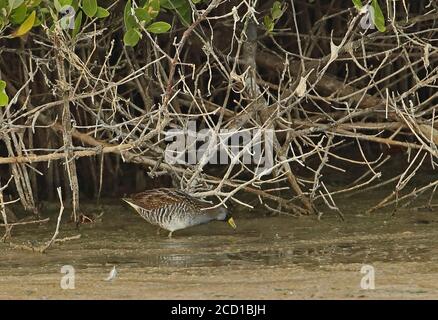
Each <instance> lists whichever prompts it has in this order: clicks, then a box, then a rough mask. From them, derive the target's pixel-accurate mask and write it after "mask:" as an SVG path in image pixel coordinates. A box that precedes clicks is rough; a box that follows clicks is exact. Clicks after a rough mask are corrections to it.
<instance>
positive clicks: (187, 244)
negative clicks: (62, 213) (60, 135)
mask: <svg viewBox="0 0 438 320" xmlns="http://www.w3.org/2000/svg"><path fill="white" fill-rule="evenodd" d="M350 201H351V200H348V201H345V203H344V213H345V216H346V221H344V222H341V221H340V220H339V219H338V217H337V216H336V215H335V214H334V213H329V212H328V213H326V214H325V215H324V216H323V218H322V220H320V221H318V220H317V219H316V218H313V217H308V218H299V219H296V218H291V217H287V216H277V217H260V215H257V216H259V217H258V218H256V217H254V214H251V213H250V212H244V213H237V214H236V218H235V220H236V224H237V225H238V229H237V230H236V231H234V230H233V229H231V228H229V227H228V225H226V224H225V223H222V222H214V223H210V224H207V225H202V226H198V227H194V228H190V229H186V230H182V231H177V232H175V233H174V238H173V239H168V238H167V237H166V234H161V235H157V234H156V229H155V228H154V227H153V226H151V225H149V224H147V223H146V222H144V221H143V220H142V219H141V218H140V217H138V216H137V215H135V214H134V213H133V212H132V211H131V210H130V209H128V208H126V207H123V206H121V205H118V204H114V205H109V204H108V205H106V206H104V209H103V211H104V214H103V216H102V217H101V219H100V220H99V221H97V222H96V223H94V224H87V225H83V226H82V227H81V228H80V230H76V229H75V226H74V225H72V224H70V223H67V222H65V223H63V224H62V227H61V232H60V235H59V237H60V238H62V237H68V236H74V235H77V234H81V238H80V239H79V240H72V241H68V242H64V243H57V244H55V245H54V246H53V247H52V248H51V249H50V250H49V251H48V252H47V253H46V254H38V253H32V252H27V251H22V250H17V249H11V248H10V247H9V245H8V244H0V298H2V299H5V298H25V299H54V298H62V299H79V298H108V299H113V298H122V299H127V298H141V299H143V298H144V299H149V298H151V299H152V298H156V299H178V298H189V299H190V298H192V299H201V298H212V299H222V298H224V299H225V298H228V299H238V298H261V299H265V298H266V299H273V298H280V299H294V298H414V299H415V298H438V263H437V262H438V228H437V227H438V216H437V213H436V212H433V211H427V210H424V211H422V210H417V211H412V210H411V211H408V210H405V211H403V210H402V211H399V212H398V214H397V216H396V217H395V218H390V216H389V214H388V213H385V212H383V213H377V214H375V215H372V216H367V215H365V214H364V213H363V211H364V210H363V209H361V204H358V203H354V204H351V203H349V202H350ZM90 210H92V209H90ZM52 211H53V212H52ZM52 211H50V210H49V211H48V212H47V214H48V215H50V214H52V219H51V220H52V222H51V223H48V224H44V225H40V226H35V225H32V226H31V225H29V226H18V227H16V228H15V229H14V231H13V239H12V241H13V242H14V243H29V241H33V242H34V243H41V241H44V240H47V239H49V238H50V237H51V235H52V233H53V231H54V227H55V220H56V210H52ZM53 215H54V216H53ZM63 265H71V266H73V267H74V270H75V281H74V286H75V288H74V289H69V290H63V289H62V288H61V286H60V281H61V279H62V277H63V276H64V274H62V273H61V267H62V266H63ZM364 265H369V266H372V267H373V268H374V269H373V270H374V276H375V277H374V279H375V289H370V290H364V289H362V288H361V280H362V277H364V276H366V275H369V276H372V275H371V274H370V273H367V274H363V273H361V268H363V267H364ZM113 266H116V269H117V276H116V277H115V279H113V280H112V281H105V280H104V279H105V278H107V277H108V274H109V272H110V270H111V269H112V267H113ZM367 270H370V269H367Z"/></svg>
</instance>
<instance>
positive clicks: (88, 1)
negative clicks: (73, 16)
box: [82, 0, 97, 18]
mask: <svg viewBox="0 0 438 320" xmlns="http://www.w3.org/2000/svg"><path fill="white" fill-rule="evenodd" d="M82 10H83V11H84V13H85V14H86V15H87V16H89V17H90V18H93V17H94V15H95V14H96V13H97V0H82Z"/></svg>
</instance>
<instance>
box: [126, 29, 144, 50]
mask: <svg viewBox="0 0 438 320" xmlns="http://www.w3.org/2000/svg"><path fill="white" fill-rule="evenodd" d="M140 37H141V34H140V32H139V31H138V30H137V29H136V28H132V29H130V30H128V31H127V32H126V33H125V35H124V37H123V42H124V43H125V45H127V46H129V47H135V46H136V45H137V43H138V41H139V40H140Z"/></svg>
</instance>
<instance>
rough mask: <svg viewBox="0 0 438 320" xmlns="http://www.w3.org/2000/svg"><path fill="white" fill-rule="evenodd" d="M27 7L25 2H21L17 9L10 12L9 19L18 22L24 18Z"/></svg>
mask: <svg viewBox="0 0 438 320" xmlns="http://www.w3.org/2000/svg"><path fill="white" fill-rule="evenodd" d="M26 13H27V7H26V4H25V3H23V4H22V5H21V6H19V7H18V8H17V9H15V10H14V11H13V12H12V15H11V21H12V22H13V23H14V24H20V23H22V22H23V21H24V19H26Z"/></svg>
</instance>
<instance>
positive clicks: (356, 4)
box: [353, 0, 362, 10]
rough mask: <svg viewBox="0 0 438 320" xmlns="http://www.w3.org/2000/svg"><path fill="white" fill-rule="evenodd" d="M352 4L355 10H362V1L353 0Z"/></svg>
mask: <svg viewBox="0 0 438 320" xmlns="http://www.w3.org/2000/svg"><path fill="white" fill-rule="evenodd" d="M353 4H354V6H355V7H356V9H357V10H360V9H362V0H353Z"/></svg>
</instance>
